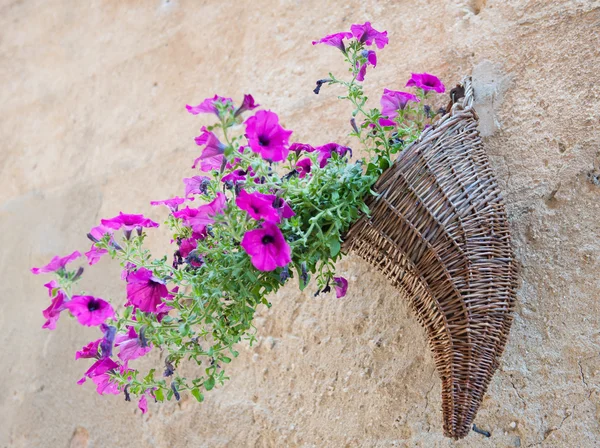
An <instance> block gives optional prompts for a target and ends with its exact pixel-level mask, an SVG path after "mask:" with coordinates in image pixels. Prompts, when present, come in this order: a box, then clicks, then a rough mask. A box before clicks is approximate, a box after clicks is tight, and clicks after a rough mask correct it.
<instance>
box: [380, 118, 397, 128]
mask: <svg viewBox="0 0 600 448" xmlns="http://www.w3.org/2000/svg"><path fill="white" fill-rule="evenodd" d="M379 126H398V123H396V122H395V121H393V120H390V119H388V118H380V119H379Z"/></svg>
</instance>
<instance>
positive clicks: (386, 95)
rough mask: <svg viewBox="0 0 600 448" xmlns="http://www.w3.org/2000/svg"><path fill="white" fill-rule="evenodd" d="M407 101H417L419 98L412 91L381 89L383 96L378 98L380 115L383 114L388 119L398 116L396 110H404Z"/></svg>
mask: <svg viewBox="0 0 600 448" xmlns="http://www.w3.org/2000/svg"><path fill="white" fill-rule="evenodd" d="M409 101H413V102H415V103H418V102H419V101H420V100H419V98H417V97H416V96H415V95H413V94H412V93H408V92H398V91H396V90H389V89H383V96H382V97H381V100H380V103H381V115H385V116H387V117H388V118H389V119H393V118H396V117H397V116H398V111H399V110H404V108H405V107H406V105H407V104H408V102H409ZM380 124H381V123H380ZM386 125H387V124H386ZM382 126H384V125H382Z"/></svg>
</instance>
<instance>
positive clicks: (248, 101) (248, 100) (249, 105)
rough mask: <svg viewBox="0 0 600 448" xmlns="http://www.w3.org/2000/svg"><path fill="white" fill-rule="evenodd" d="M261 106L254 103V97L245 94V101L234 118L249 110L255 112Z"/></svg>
mask: <svg viewBox="0 0 600 448" xmlns="http://www.w3.org/2000/svg"><path fill="white" fill-rule="evenodd" d="M259 106H260V104H256V103H255V102H254V98H253V97H252V95H249V94H244V101H242V105H241V106H240V107H239V108H238V110H236V111H235V113H234V114H233V116H234V117H237V116H238V115H240V114H242V113H244V112H246V111H247V110H254V109H256V108H257V107H259Z"/></svg>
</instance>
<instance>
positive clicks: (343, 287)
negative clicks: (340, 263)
mask: <svg viewBox="0 0 600 448" xmlns="http://www.w3.org/2000/svg"><path fill="white" fill-rule="evenodd" d="M333 283H334V284H335V296H336V297H337V298H338V299H341V298H342V297H344V296H345V295H346V291H348V280H346V279H345V278H344V277H333Z"/></svg>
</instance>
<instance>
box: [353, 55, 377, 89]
mask: <svg viewBox="0 0 600 448" xmlns="http://www.w3.org/2000/svg"><path fill="white" fill-rule="evenodd" d="M363 56H364V57H365V58H366V59H367V62H365V63H364V64H362V65H360V67H359V65H358V61H356V68H358V73H357V74H356V80H357V81H361V82H362V81H364V80H365V75H366V74H367V66H368V65H372V66H373V67H377V55H376V54H375V52H374V51H373V50H368V51H367V50H363Z"/></svg>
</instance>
